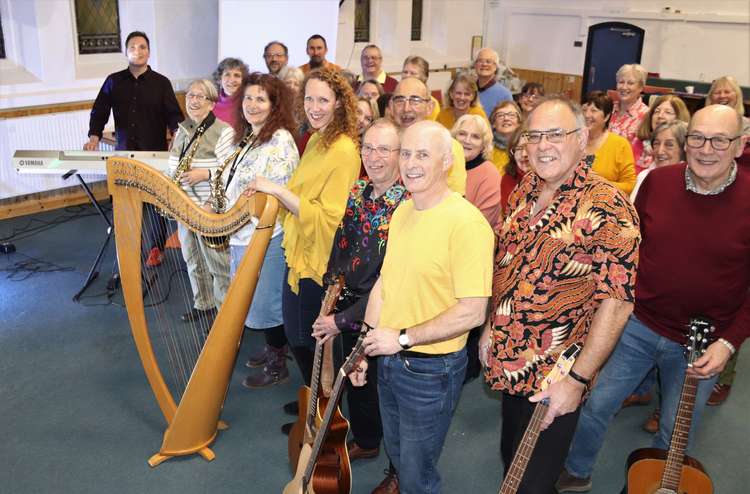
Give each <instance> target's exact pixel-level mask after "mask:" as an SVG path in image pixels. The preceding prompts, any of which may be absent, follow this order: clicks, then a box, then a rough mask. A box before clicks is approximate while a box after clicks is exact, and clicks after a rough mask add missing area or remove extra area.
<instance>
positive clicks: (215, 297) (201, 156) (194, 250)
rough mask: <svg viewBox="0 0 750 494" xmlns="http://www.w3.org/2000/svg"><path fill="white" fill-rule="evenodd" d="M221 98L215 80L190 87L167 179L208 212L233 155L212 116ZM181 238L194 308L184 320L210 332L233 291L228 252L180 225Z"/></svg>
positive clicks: (225, 128)
mask: <svg viewBox="0 0 750 494" xmlns="http://www.w3.org/2000/svg"><path fill="white" fill-rule="evenodd" d="M218 99H219V94H218V91H217V90H216V86H214V83H213V82H212V81H209V80H208V79H197V80H194V81H193V82H191V83H190V85H189V86H188V89H187V93H186V94H185V110H186V111H187V114H188V118H186V119H185V120H184V121H183V122H181V123H180V125H179V127H178V130H177V134H176V135H175V138H174V140H173V141H172V149H171V150H170V151H169V167H168V169H167V175H168V176H169V177H170V178H171V179H172V180H173V181H175V182H178V183H179V184H180V185H181V186H182V190H183V191H185V193H186V194H187V195H188V197H190V199H192V200H193V202H194V203H196V204H197V205H199V206H201V207H205V208H207V209H209V208H210V199H211V185H210V180H211V176H212V174H213V173H216V171H217V169H218V167H219V165H221V164H222V163H224V161H225V160H226V159H227V158H229V156H230V155H231V153H232V151H233V145H232V140H233V138H234V131H233V130H232V127H230V126H229V125H228V124H226V123H225V122H223V121H221V120H219V119H218V118H216V115H214V113H213V109H214V107H215V106H216V102H217V101H218ZM177 234H178V236H179V238H180V250H181V251H182V257H183V258H184V259H185V264H187V270H188V278H189V279H190V287H191V289H192V291H193V308H192V309H191V310H190V311H189V312H187V313H185V314H183V315H182V320H183V321H184V322H186V323H196V322H201V324H202V325H204V326H206V327H210V326H211V322H212V320H213V317H214V316H215V315H216V309H217V308H218V307H219V306H220V305H221V303H222V302H223V301H224V296H225V295H226V293H227V289H228V288H229V281H230V278H229V251H228V250H227V249H226V248H224V249H223V250H222V249H215V248H212V247H210V246H209V245H208V244H207V243H206V240H205V239H204V238H202V237H201V236H200V235H197V234H196V233H193V232H191V231H190V230H188V229H187V227H185V226H183V225H182V223H178V224H177Z"/></svg>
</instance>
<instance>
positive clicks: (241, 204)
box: [107, 158, 279, 467]
mask: <svg viewBox="0 0 750 494" xmlns="http://www.w3.org/2000/svg"><path fill="white" fill-rule="evenodd" d="M107 185H108V186H109V192H110V194H111V195H112V210H113V216H114V225H115V231H116V232H117V234H116V236H115V239H116V242H117V257H118V262H119V265H120V275H121V282H122V291H123V297H124V299H125V304H126V307H127V311H128V320H129V321H130V328H131V331H132V333H133V339H134V340H135V345H136V348H137V350H138V354H139V355H140V358H141V361H142V363H143V369H144V370H145V372H146V378H147V379H148V382H149V384H150V385H151V389H152V390H153V392H154V395H155V396H156V401H157V403H158V404H159V408H160V409H161V411H162V413H163V414H164V418H165V419H166V421H167V429H166V431H165V432H164V439H163V442H162V446H161V448H160V450H159V452H158V453H156V454H155V455H153V456H152V457H151V458H150V459H149V460H148V463H149V465H151V466H152V467H155V466H157V465H159V464H160V463H162V462H163V461H165V460H167V459H169V458H171V457H173V456H183V455H189V454H193V453H198V454H200V455H201V456H203V458H205V459H206V460H209V461H210V460H213V459H214V458H215V454H214V453H213V451H211V449H210V448H209V446H210V444H211V443H212V442H213V441H214V439H215V438H216V434H217V431H218V430H219V429H223V428H226V424H224V423H223V422H222V421H220V420H219V415H220V414H221V410H222V408H223V405H224V399H225V397H226V394H227V389H228V387H229V380H230V378H231V376H232V371H233V368H234V363H235V360H236V356H237V351H238V349H239V345H240V339H241V337H242V331H243V328H244V321H245V317H246V315H247V311H248V309H249V307H250V303H251V301H252V297H253V293H254V291H255V287H256V285H257V282H258V275H259V273H260V268H261V265H262V263H263V258H264V256H265V253H266V249H267V248H268V243H269V242H270V240H271V235H272V233H273V228H274V225H275V222H276V214H277V212H278V208H279V205H278V201H277V200H276V198H274V197H273V196H269V195H267V194H263V193H256V194H254V195H253V196H252V197H251V198H247V197H244V196H243V197H241V198H240V199H239V200H238V201H237V203H236V204H235V205H234V207H232V208H231V209H230V210H229V211H227V212H226V213H224V214H214V213H208V212H206V211H204V210H203V209H201V208H200V207H199V206H197V205H196V204H195V203H194V202H193V201H192V200H191V199H190V198H189V197H188V196H187V195H186V194H185V193H184V192H183V191H182V190H181V189H180V188H179V187H178V186H177V185H175V184H174V183H172V182H171V181H170V180H169V179H168V178H167V177H166V176H165V175H163V174H162V173H161V172H159V171H158V170H155V169H153V168H151V167H149V166H148V165H145V164H144V163H141V162H139V161H136V160H132V159H127V158H109V159H108V160H107ZM143 203H150V204H153V205H154V206H155V207H156V208H157V209H159V210H162V211H165V212H167V213H168V214H169V215H170V216H172V217H173V218H175V219H177V220H178V221H180V222H181V223H182V224H183V225H185V226H186V227H187V228H188V229H190V230H191V231H193V232H195V233H197V234H200V235H205V236H221V235H230V234H232V233H233V232H235V231H237V230H238V229H240V228H241V227H243V226H244V225H245V224H246V223H247V222H248V221H250V220H251V218H252V217H253V216H254V217H256V218H258V226H257V227H256V230H255V232H254V234H253V236H252V240H251V242H250V245H249V246H248V249H247V251H246V253H245V256H244V257H243V258H242V262H241V263H240V266H239V268H238V270H237V273H236V275H235V276H234V279H233V280H232V283H231V285H230V287H229V290H228V292H227V295H226V297H225V300H224V303H223V304H222V306H221V309H220V310H219V311H218V314H217V316H216V319H215V321H214V323H213V325H212V326H211V331H210V332H209V334H208V338H207V339H206V342H205V344H204V346H203V349H202V350H201V352H200V355H199V356H198V360H197V362H196V364H195V367H194V368H193V371H192V374H191V376H190V380H189V381H188V384H187V387H186V388H185V391H184V393H183V395H182V398H181V400H180V403H179V404H176V403H175V400H174V398H173V396H172V393H171V392H170V390H169V388H168V387H167V383H166V381H165V380H164V376H163V374H162V372H161V370H160V369H159V364H158V363H157V360H156V356H155V354H154V349H153V346H152V344H151V339H150V336H149V330H148V325H147V323H146V316H145V312H144V303H143V293H142V275H141V265H142V262H143V261H142V260H141V231H142V221H143Z"/></svg>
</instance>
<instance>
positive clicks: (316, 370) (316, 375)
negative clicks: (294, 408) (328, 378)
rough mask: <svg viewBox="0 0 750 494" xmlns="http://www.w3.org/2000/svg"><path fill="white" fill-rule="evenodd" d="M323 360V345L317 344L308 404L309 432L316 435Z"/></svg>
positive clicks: (307, 419)
mask: <svg viewBox="0 0 750 494" xmlns="http://www.w3.org/2000/svg"><path fill="white" fill-rule="evenodd" d="M322 358H323V344H322V343H320V341H318V342H317V343H315V358H314V359H313V369H312V377H311V378H310V401H309V402H308V404H307V418H306V420H305V422H306V423H307V430H308V431H309V432H310V433H311V434H313V435H314V434H315V418H316V417H317V416H318V389H319V387H320V370H321V361H322Z"/></svg>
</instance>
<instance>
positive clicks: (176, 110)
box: [83, 31, 183, 267]
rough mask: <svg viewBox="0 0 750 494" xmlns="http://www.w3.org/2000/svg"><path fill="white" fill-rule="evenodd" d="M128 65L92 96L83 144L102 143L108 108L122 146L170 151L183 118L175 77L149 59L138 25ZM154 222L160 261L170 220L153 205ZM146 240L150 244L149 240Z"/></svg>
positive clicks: (154, 259) (151, 259) (154, 249)
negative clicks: (161, 71)
mask: <svg viewBox="0 0 750 494" xmlns="http://www.w3.org/2000/svg"><path fill="white" fill-rule="evenodd" d="M125 49H126V51H127V57H128V68H127V69H125V70H121V71H120V72H115V73H114V74H110V75H109V76H107V79H106V80H105V81H104V84H103V85H102V88H101V89H100V90H99V94H98V95H97V97H96V101H94V107H93V108H92V109H91V118H90V120H89V140H88V142H86V143H85V144H84V145H83V149H85V150H87V151H95V150H96V149H98V148H99V140H100V139H101V137H102V131H103V130H104V125H106V123H107V120H109V112H110V110H111V111H113V112H114V115H115V133H116V135H117V147H116V148H115V149H118V150H130V151H166V150H167V129H169V131H170V132H171V133H174V132H175V131H176V130H177V124H178V123H179V122H181V121H182V120H183V116H182V111H181V110H180V106H179V105H178V104H177V98H176V97H175V94H174V90H173V89H172V83H171V82H169V79H167V78H166V77H164V76H163V75H161V74H159V73H157V72H154V71H153V70H151V67H149V65H148V57H149V55H150V47H149V41H148V36H146V34H145V33H143V32H140V31H134V32H132V33H130V34H129V35H128V37H127V38H126V40H125ZM145 212H146V214H147V216H148V217H149V218H150V223H151V225H150V226H147V227H146V228H144V231H146V232H149V233H150V235H151V236H152V237H153V238H151V239H150V242H149V244H150V251H149V256H148V259H147V261H146V265H147V266H150V267H152V266H156V265H158V264H160V263H161V257H162V250H164V243H165V241H166V232H167V228H166V227H167V225H166V222H165V220H164V219H163V218H162V217H161V216H159V215H158V214H157V213H156V212H155V210H154V208H153V207H150V206H147V207H146V210H145ZM149 244H147V245H149Z"/></svg>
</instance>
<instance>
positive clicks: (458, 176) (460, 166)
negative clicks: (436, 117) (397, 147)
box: [388, 77, 466, 195]
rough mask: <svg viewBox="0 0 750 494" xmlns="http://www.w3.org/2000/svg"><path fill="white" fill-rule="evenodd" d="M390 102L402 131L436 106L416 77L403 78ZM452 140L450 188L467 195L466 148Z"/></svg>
mask: <svg viewBox="0 0 750 494" xmlns="http://www.w3.org/2000/svg"><path fill="white" fill-rule="evenodd" d="M388 104H389V106H390V110H391V114H392V115H393V121H394V122H396V125H398V127H399V128H400V129H401V130H402V131H403V130H405V129H407V128H409V127H410V126H412V125H414V124H415V123H417V122H421V121H422V120H427V117H429V116H430V114H431V113H432V109H433V108H434V103H433V101H432V99H431V98H430V92H429V90H428V89H427V86H426V85H425V83H424V82H422V81H420V80H419V79H417V78H416V77H406V78H404V79H401V82H399V83H398V86H396V90H395V91H393V97H392V98H391V101H390V102H389V103H388ZM452 141H453V142H452V144H451V146H452V148H451V152H452V154H453V162H452V165H449V166H450V168H449V169H448V188H449V189H450V190H452V191H455V192H458V193H459V194H461V195H465V194H466V161H465V159H464V148H463V147H462V146H461V144H459V143H458V141H457V140H455V139H452Z"/></svg>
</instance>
